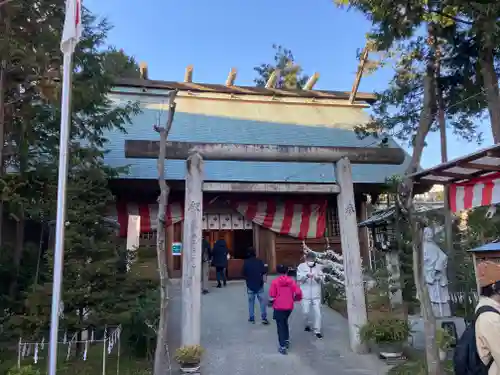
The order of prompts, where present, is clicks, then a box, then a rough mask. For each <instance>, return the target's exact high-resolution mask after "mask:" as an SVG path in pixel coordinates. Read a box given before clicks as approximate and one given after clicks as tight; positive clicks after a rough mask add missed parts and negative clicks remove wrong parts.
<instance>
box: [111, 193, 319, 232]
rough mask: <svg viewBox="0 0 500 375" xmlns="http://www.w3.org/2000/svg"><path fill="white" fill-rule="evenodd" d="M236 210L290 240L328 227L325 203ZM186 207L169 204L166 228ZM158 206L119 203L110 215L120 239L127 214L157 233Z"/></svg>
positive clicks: (240, 205)
mask: <svg viewBox="0 0 500 375" xmlns="http://www.w3.org/2000/svg"><path fill="white" fill-rule="evenodd" d="M232 204H233V206H234V208H235V209H236V211H238V212H239V213H240V214H242V215H243V216H244V217H245V218H246V219H247V220H249V221H252V222H254V223H255V224H257V225H260V226H262V227H264V228H267V229H270V230H272V231H273V232H276V233H279V234H283V235H288V236H291V237H295V238H299V239H305V238H321V237H323V236H324V235H325V228H326V207H327V202H326V200H324V201H323V200H321V201H317V200H315V201H309V202H308V203H306V202H302V201H296V200H293V199H289V200H285V201H283V202H280V201H276V200H275V199H268V200H255V201H238V202H233V203H232ZM183 206H184V205H183V204H182V203H180V202H172V203H169V204H168V206H167V209H166V217H165V219H166V226H170V225H172V224H175V223H178V222H180V221H182V220H184V207H183ZM157 214H158V204H153V203H151V204H148V203H133V202H117V204H116V213H110V216H114V217H117V218H118V223H119V224H120V236H126V235H127V227H128V215H139V216H140V217H141V228H140V231H141V233H148V232H152V231H155V230H156V223H157Z"/></svg>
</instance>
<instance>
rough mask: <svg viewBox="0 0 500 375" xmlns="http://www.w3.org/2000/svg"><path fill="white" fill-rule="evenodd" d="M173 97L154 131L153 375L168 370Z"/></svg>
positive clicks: (159, 374)
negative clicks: (156, 315) (156, 279)
mask: <svg viewBox="0 0 500 375" xmlns="http://www.w3.org/2000/svg"><path fill="white" fill-rule="evenodd" d="M175 96H176V91H173V92H172V93H171V94H170V98H169V109H168V119H167V125H166V127H165V128H163V127H155V130H156V131H158V132H159V133H160V152H159V154H158V184H159V186H160V196H159V197H158V222H157V228H156V230H157V232H156V234H157V236H156V254H157V258H158V274H159V276H160V295H161V297H160V298H161V299H160V319H159V323H158V329H157V331H156V350H155V360H154V372H153V375H163V374H165V373H166V372H167V369H168V368H169V363H168V361H169V358H168V351H167V345H168V340H167V324H168V316H167V311H168V283H169V277H168V268H167V251H166V248H165V210H166V207H167V204H168V196H169V193H170V188H169V187H168V185H167V183H166V182H165V152H166V144H167V137H168V133H169V132H170V129H171V128H172V122H173V119H174V113H175Z"/></svg>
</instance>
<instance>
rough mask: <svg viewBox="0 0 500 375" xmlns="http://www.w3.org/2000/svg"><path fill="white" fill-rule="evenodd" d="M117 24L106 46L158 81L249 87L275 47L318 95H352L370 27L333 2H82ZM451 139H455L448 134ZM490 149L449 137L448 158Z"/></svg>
mask: <svg viewBox="0 0 500 375" xmlns="http://www.w3.org/2000/svg"><path fill="white" fill-rule="evenodd" d="M83 3H84V6H86V7H88V8H90V9H91V10H92V11H93V12H94V13H96V14H98V15H100V16H103V17H107V18H108V20H109V21H110V22H111V24H112V25H114V29H113V30H112V31H111V32H110V34H109V43H110V44H112V45H114V46H116V47H117V48H123V49H124V50H125V52H126V53H128V54H129V55H133V56H134V57H135V58H136V59H137V60H138V61H145V62H147V63H148V67H149V75H150V77H151V78H153V79H160V80H170V81H181V80H182V79H183V77H184V69H185V68H186V66H187V65H189V64H193V65H194V75H193V80H194V81H195V82H205V83H223V82H224V81H225V79H226V77H227V73H228V72H229V70H230V69H231V67H236V68H237V69H238V78H237V81H236V84H240V85H252V83H253V78H254V77H255V74H254V71H253V67H254V66H256V65H258V64H260V63H263V62H270V61H271V60H272V57H273V50H272V44H273V43H276V44H281V45H283V46H284V47H286V48H289V49H291V50H292V51H293V53H294V55H295V57H296V60H297V62H298V63H300V64H301V65H302V67H303V68H304V70H305V72H306V73H308V74H313V73H314V72H319V73H320V79H319V81H318V83H317V84H316V86H315V88H317V89H330V90H344V91H349V90H350V88H351V86H352V83H353V80H354V74H355V71H356V66H357V60H356V50H357V49H358V48H362V47H363V46H364V41H365V35H366V33H367V32H368V31H369V29H370V24H369V22H368V21H366V20H365V18H364V16H363V15H362V14H359V13H357V12H354V11H349V12H348V11H346V10H343V9H338V8H336V7H335V6H334V5H333V2H332V1H331V0H310V1H304V0H301V1H299V0H286V1H285V0H272V1H269V0H267V1H265V0H251V1H250V0H233V1H231V0H211V1H202V0H177V1H172V0H143V1H131V0H83ZM390 77H391V72H390V70H389V69H384V70H381V71H378V72H376V73H375V74H373V75H371V76H368V77H364V78H363V80H362V82H361V86H360V91H367V92H372V91H376V90H382V89H384V88H385V87H386V86H387V83H388V81H389V79H390ZM450 133H451V132H450ZM492 143H493V140H492V137H491V134H490V131H489V130H487V129H485V136H484V142H483V144H482V145H481V146H478V145H477V144H475V143H471V144H468V143H467V142H465V141H462V140H458V139H456V137H454V136H453V135H452V134H449V136H448V153H449V158H450V159H452V158H455V157H458V156H461V155H465V154H467V153H471V152H473V151H475V150H477V149H478V148H483V147H486V146H488V145H491V144H492ZM439 147H440V146H439V135H438V134H431V135H430V136H429V137H428V147H427V148H426V150H425V152H424V156H423V159H422V166H423V167H431V166H433V165H435V164H436V163H438V162H439V161H440V150H439Z"/></svg>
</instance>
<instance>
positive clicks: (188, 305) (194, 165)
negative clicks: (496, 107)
mask: <svg viewBox="0 0 500 375" xmlns="http://www.w3.org/2000/svg"><path fill="white" fill-rule="evenodd" d="M159 147H160V143H159V142H157V141H141V140H128V141H125V156H126V157H128V158H147V159H156V158H157V157H158V152H159ZM166 158H167V159H186V160H187V163H186V164H187V175H186V195H185V205H184V207H185V208H184V209H185V213H184V233H183V254H182V345H197V344H199V343H200V325H201V321H200V319H201V314H200V313H201V240H202V220H203V160H204V159H206V160H236V161H262V162H303V163H311V162H312V163H314V162H316V163H335V177H336V182H337V184H338V186H339V188H340V192H339V194H338V204H337V207H338V217H339V224H340V237H341V244H342V254H343V258H344V270H345V288H346V298H347V314H348V322H349V336H350V344H351V349H352V350H353V351H354V352H357V353H362V352H364V351H365V349H366V348H365V347H364V345H362V344H361V341H360V337H359V329H360V327H362V326H363V325H364V324H365V323H366V322H367V312H366V302H365V295H364V284H363V275H362V272H361V254H360V251H359V238H358V228H357V220H356V209H355V203H354V189H353V181H352V170H351V163H354V164H393V165H396V164H402V163H403V161H404V158H405V154H404V152H403V150H401V149H397V148H363V147H359V148H358V147H305V146H284V145H248V144H246V145H245V144H225V143H192V142H167V150H166Z"/></svg>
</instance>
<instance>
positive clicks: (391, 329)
mask: <svg viewBox="0 0 500 375" xmlns="http://www.w3.org/2000/svg"><path fill="white" fill-rule="evenodd" d="M410 334H411V325H410V323H409V322H408V321H407V320H404V319H395V318H383V319H379V320H375V321H372V322H368V323H367V324H365V325H364V326H363V327H361V330H360V337H361V340H362V341H363V342H374V343H377V344H380V343H389V342H403V341H406V340H408V337H409V336H410Z"/></svg>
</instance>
